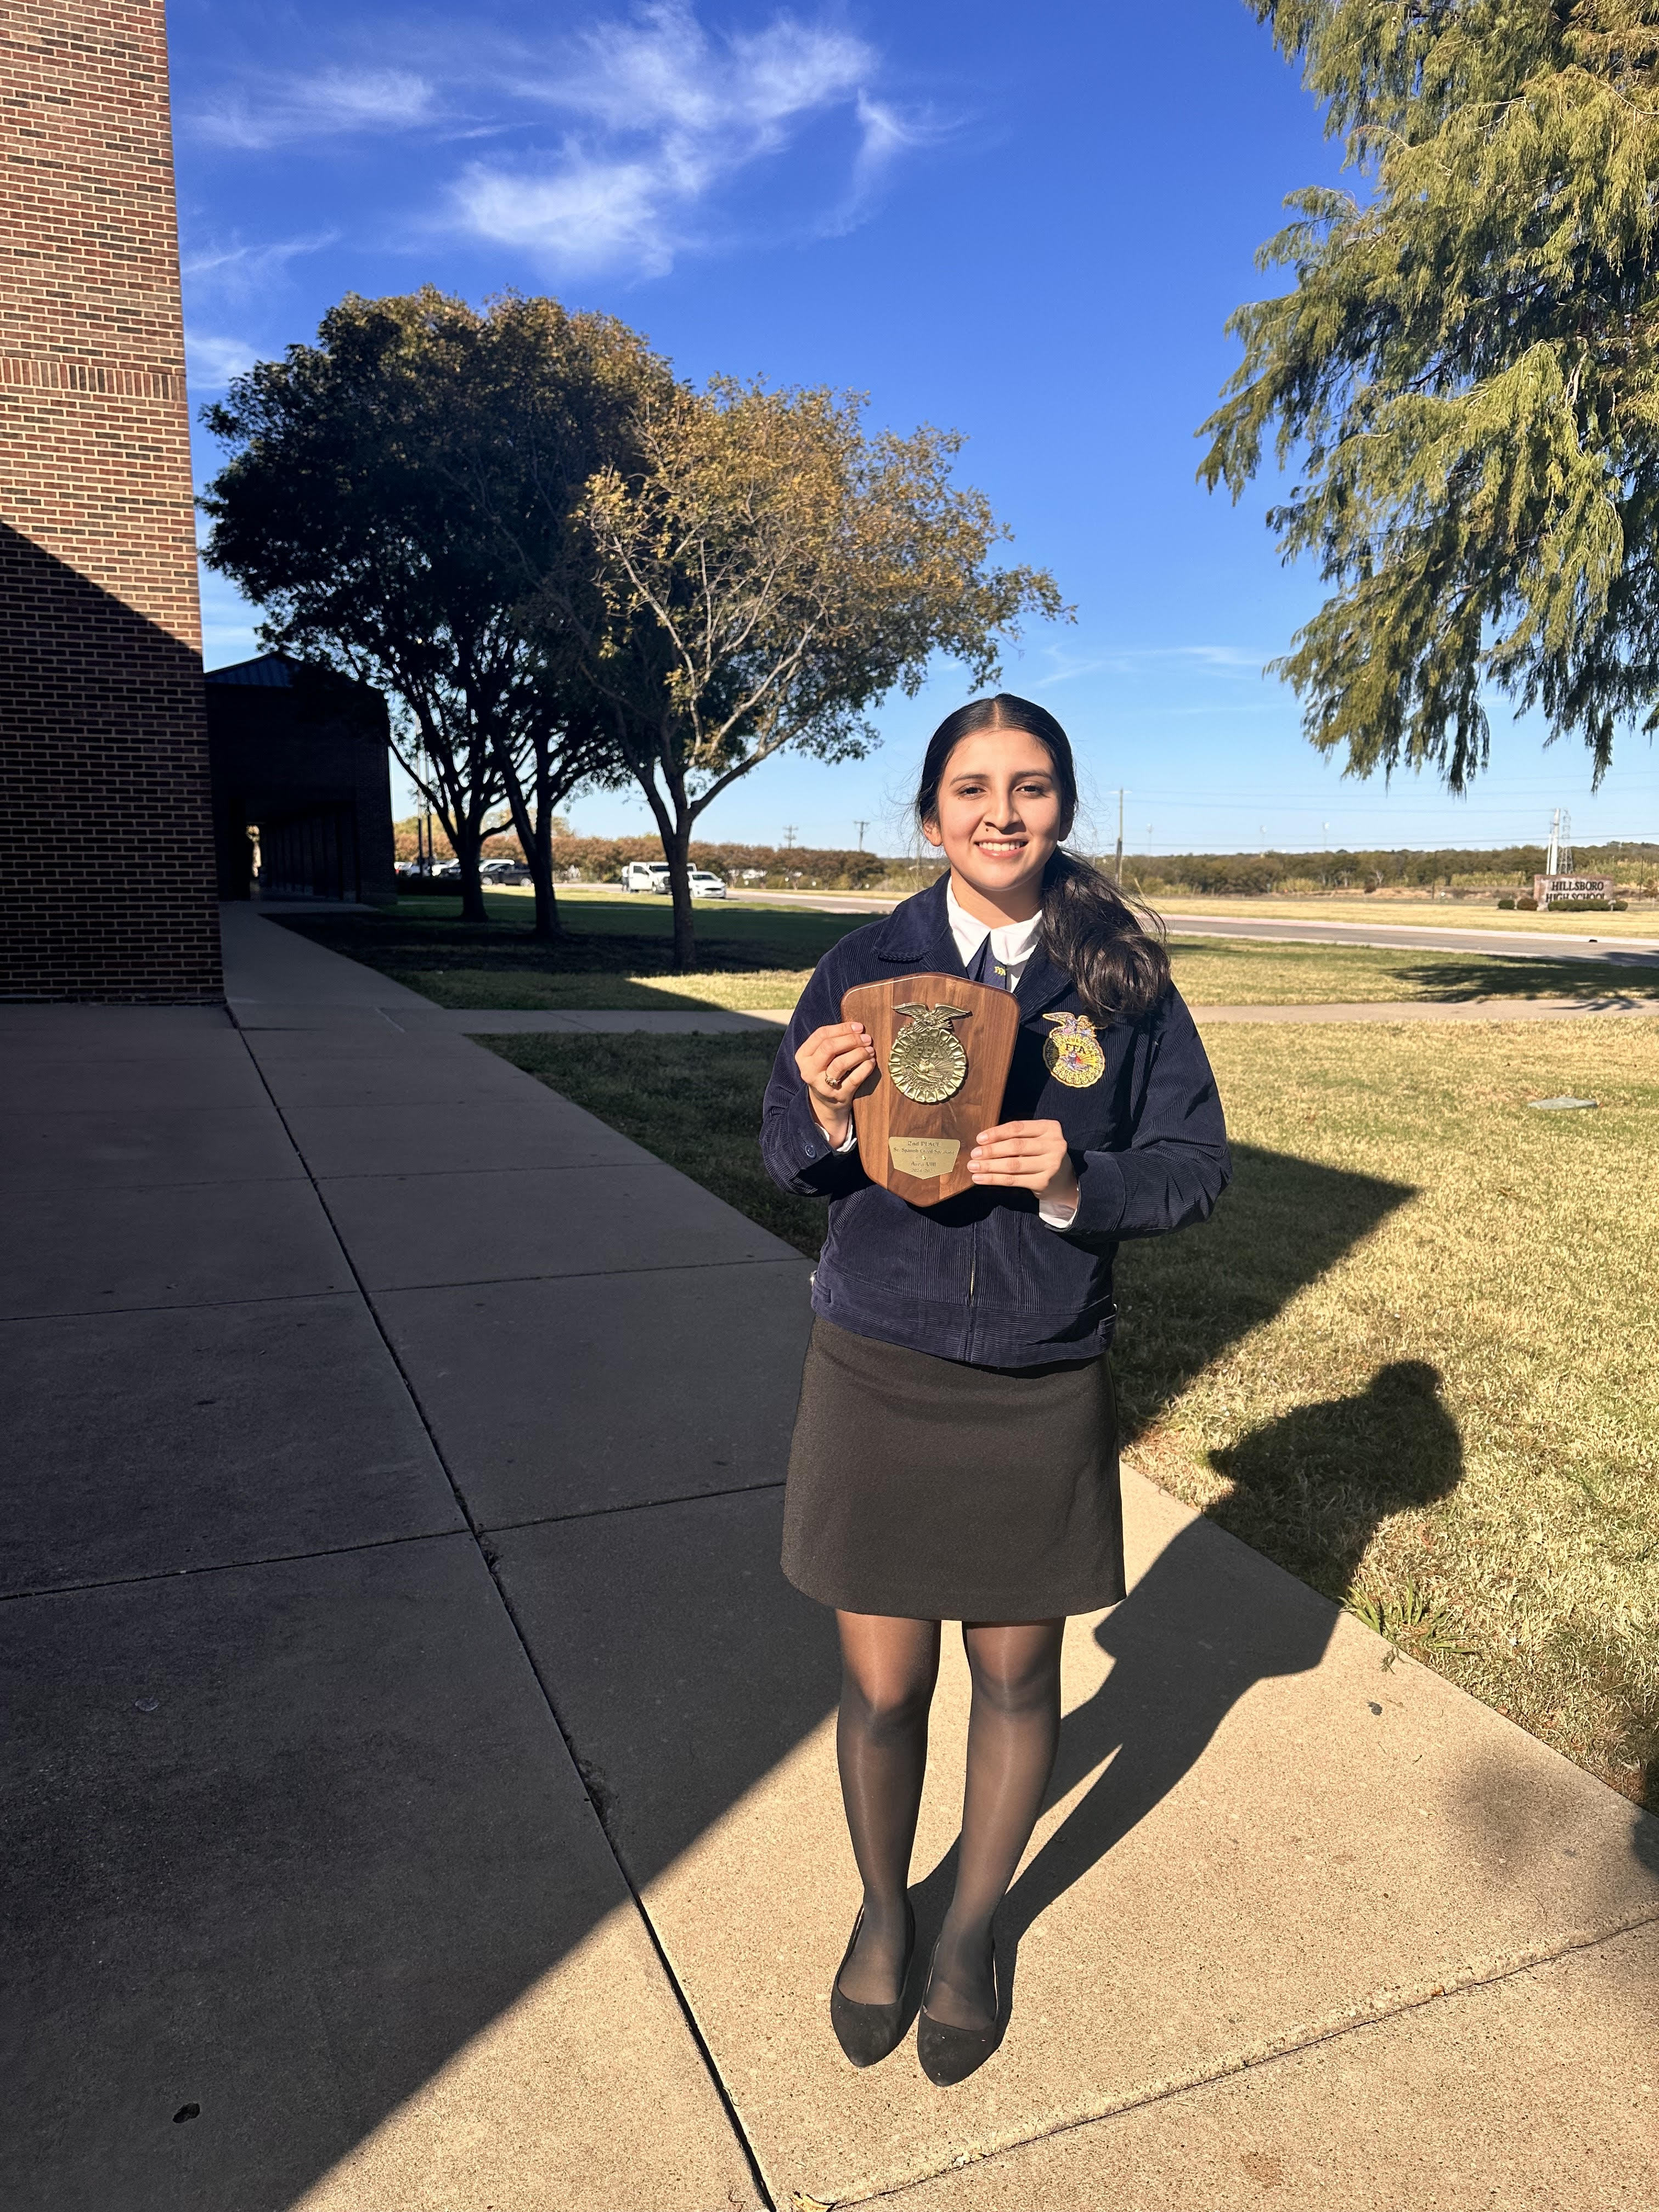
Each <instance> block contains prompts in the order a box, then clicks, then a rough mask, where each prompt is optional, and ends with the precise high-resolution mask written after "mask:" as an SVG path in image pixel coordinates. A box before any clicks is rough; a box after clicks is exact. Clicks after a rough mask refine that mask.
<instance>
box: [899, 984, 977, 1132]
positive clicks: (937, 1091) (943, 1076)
mask: <svg viewBox="0 0 1659 2212" xmlns="http://www.w3.org/2000/svg"><path fill="white" fill-rule="evenodd" d="M973 1011H974V1010H973V1008H972V1007H971V1006H917V1005H916V1004H915V1001H914V1000H907V1001H906V1002H905V1003H904V1004H903V1005H902V1006H895V1007H894V1008H893V1012H895V1013H896V1014H908V1015H909V1017H910V1019H909V1021H908V1023H907V1024H906V1025H905V1026H904V1028H903V1029H902V1030H900V1031H899V1033H898V1035H897V1036H896V1037H895V1038H894V1040H893V1049H892V1050H891V1052H890V1053H889V1054H888V1055H887V1073H889V1075H890V1076H891V1077H892V1079H893V1082H894V1084H895V1085H896V1088H897V1089H899V1090H900V1091H902V1092H903V1093H904V1095H905V1097H907V1098H909V1099H914V1101H915V1103H916V1104H917V1105H918V1106H939V1105H941V1104H943V1103H944V1102H945V1099H947V1098H954V1097H956V1095H957V1091H960V1090H961V1088H962V1086H963V1082H964V1081H965V1080H966V1079H967V1075H968V1055H967V1054H966V1053H965V1052H964V1051H963V1048H962V1041H961V1039H960V1038H959V1037H958V1036H957V1033H956V1031H955V1030H953V1029H952V1028H951V1023H952V1022H965V1021H967V1020H968V1019H969V1017H970V1016H971V1014H972V1012H973Z"/></svg>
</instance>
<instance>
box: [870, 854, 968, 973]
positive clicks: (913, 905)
mask: <svg viewBox="0 0 1659 2212" xmlns="http://www.w3.org/2000/svg"><path fill="white" fill-rule="evenodd" d="M950 880H951V878H950V876H949V875H948V874H945V875H941V876H940V877H939V880H938V881H937V882H936V883H932V884H928V886H927V890H925V891H918V892H917V893H916V895H915V897H914V898H908V899H906V900H905V901H904V902H903V904H902V906H896V907H895V908H893V911H892V912H891V914H890V915H888V917H887V927H886V928H885V929H884V930H883V931H882V933H881V935H880V936H879V937H878V939H877V940H876V957H878V959H881V960H890V961H893V962H894V963H902V964H903V965H905V966H908V967H924V968H932V969H934V970H935V971H936V972H937V973H938V974H939V975H966V974H967V973H968V970H967V969H966V968H965V967H964V966H963V959H962V955H961V953H960V952H959V951H957V940H956V933H955V932H954V931H953V930H952V928H951V919H950V916H949V915H947V914H946V912H945V885H946V884H948V883H949V882H950Z"/></svg>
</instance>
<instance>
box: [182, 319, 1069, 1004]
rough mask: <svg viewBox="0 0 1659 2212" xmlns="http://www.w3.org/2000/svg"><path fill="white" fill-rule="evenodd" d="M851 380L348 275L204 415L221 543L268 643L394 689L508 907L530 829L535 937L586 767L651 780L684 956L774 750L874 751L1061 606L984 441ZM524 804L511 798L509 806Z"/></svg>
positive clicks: (474, 880) (212, 541) (433, 787)
mask: <svg viewBox="0 0 1659 2212" xmlns="http://www.w3.org/2000/svg"><path fill="white" fill-rule="evenodd" d="M862 409H863V403H862V401H861V400H860V398H858V397H857V395H856V394H851V393H846V392H830V391H827V390H823V389H805V390H785V391H773V390H769V389H768V388H767V387H766V386H764V385H763V384H760V383H758V382H757V383H753V384H738V383H735V382H732V380H728V379H715V380H712V381H711V382H710V383H709V384H708V385H707V386H702V387H694V386H691V385H689V384H687V383H685V382H684V381H682V380H679V379H678V378H677V377H675V376H674V374H672V372H671V369H670V368H669V366H668V364H667V362H665V361H664V360H662V359H661V358H660V357H659V356H657V355H655V354H653V352H652V351H651V349H649V347H648V346H647V344H646V342H645V340H644V339H643V338H642V337H640V336H639V334H638V333H637V332H636V331H632V330H630V329H629V328H628V326H627V325H625V324H623V323H620V322H618V321H617V320H616V319H614V318H613V317H611V316H607V315H599V314H586V313H584V314H571V313H567V312H566V310H565V309H564V308H563V307H561V306H560V304H559V303H558V301H556V300H550V299H525V298H521V297H519V296H517V295H510V296H508V297H507V298H504V299H500V300H496V301H491V302H490V303H489V305H488V306H487V307H484V308H483V310H476V309H474V308H472V307H469V306H468V305H467V304H466V303H465V301H460V300H456V299H452V298H450V297H448V296H447V295H444V294H442V293H441V292H439V291H437V290H435V289H432V288H430V287H428V288H426V289H422V290H421V291H419V292H416V293H413V294H410V295H406V296H403V297H396V298H389V299H380V300H366V299H361V298H358V297H356V295H352V296H349V297H348V298H346V299H345V300H343V301H341V302H340V303H339V305H338V306H337V307H333V308H331V310H330V311H329V313H327V314H326V315H325V317H324V318H323V321H322V324H321V325H320V327H319V331H318V336H317V341H316V343H314V344H309V345H302V344H295V345H291V346H289V348H288V349H287V351H286V353H285V354H284V356H283V359H282V360H281V361H276V362H260V363H258V365H257V366H256V367H254V368H252V369H250V370H249V371H248V372H247V374H246V375H244V376H241V377H239V378H237V379H236V380H234V383H233V384H232V385H231V386H230V388H229V391H228V393H227V396H226V398H224V399H223V400H222V402H221V403H219V404H216V405H214V406H210V407H209V408H208V409H206V410H205V411H204V420H205V422H207V424H208V427H209V428H210V429H211V430H212V431H213V432H214V433H215V434H216V435H217V436H218V437H219V438H220V439H221V440H222V441H223V443H224V445H225V446H226V447H227V448H228V459H227V460H226V462H225V465H224V466H223V467H222V469H221V470H220V471H219V473H218V475H217V476H216V477H215V479H214V481H213V482H212V483H211V484H210V486H209V487H208V490H207V493H206V495H205V496H204V499H203V501H202V505H203V507H204V509H205V511H206V513H207V514H208V516H209V517H210V520H211V525H212V528H211V532H210V537H209V540H208V544H207V549H206V559H207V561H208V562H209V565H210V567H212V568H216V569H217V570H219V571H220V572H221V573H222V574H225V575H228V576H230V577H233V578H234V580H236V582H237V583H238V584H239V585H240V586H241V588H242V589H243V590H244V591H245V592H246V593H247V595H248V596H249V597H250V598H251V599H253V600H255V601H256V602H258V605H260V606H261V607H262V609H263V610H264V623H263V624H262V627H261V632H260V635H261V638H262V641H263V642H264V645H265V646H266V647H267V648H268V649H269V650H271V651H280V652H283V653H287V654H289V655H291V656H292V657H294V658H295V659H299V660H301V661H302V662H305V663H307V664H308V665H315V666H322V667H326V668H331V669H334V670H337V671H339V672H341V673H343V674H345V675H349V676H351V677H354V678H357V679H359V680H360V681H363V682H367V683H369V684H374V686H375V688H376V689H377V690H380V691H381V692H382V693H383V694H384V695H385V696H386V699H387V701H388V702H389V704H390V707H391V709H392V728H393V738H394V743H395V744H396V747H397V750H398V760H399V762H400V763H401V765H402V767H403V769H404V773H405V774H406V775H408V776H409V777H410V781H412V782H413V783H414V785H415V787H416V790H417V791H418V792H419V793H420V794H421V796H422V802H423V805H425V806H427V807H428V808H429V809H430V810H431V811H432V812H433V813H434V814H435V817H437V820H438V822H439V823H441V826H442V829H443V833H444V836H445V837H446V839H447V842H448V844H449V846H450V848H451V850H452V852H453V854H454V857H455V859H456V860H457V861H458V862H459V867H460V889H461V898H462V913H463V915H464V917H465V918H466V919H469V920H473V921H483V918H484V907H483V886H482V882H481V879H480V876H479V868H480V865H481V862H482V859H483V848H484V845H485V842H486V840H487V838H488V837H489V836H491V835H492V834H494V833H495V832H497V831H498V830H499V828H500V825H501V821H502V819H503V818H505V819H506V820H507V821H508V822H510V823H511V827H512V829H513V834H514V836H516V838H517V840H518V843H519V846H520V850H521V851H522V853H523V855H524V859H525V861H526V866H528V867H529V869H530V871H531V873H532V878H533V881H534V884H535V893H536V919H535V926H536V929H537V931H538V934H540V935H543V936H546V937H551V936H555V935H556V934H557V933H558V931H559V928H560V920H559V912H558V902H557V896H556V889H555V881H556V875H557V872H558V867H557V863H556V858H555V853H554V846H555V843H556V829H555V825H556V821H557V817H558V813H559V810H560V809H561V808H562V806H563V805H564V804H565V802H566V801H567V800H568V799H570V797H571V796H572V795H573V794H574V793H579V792H582V791H586V790H596V789H605V788H607V787H626V786H629V785H632V786H633V787H635V788H637V790H638V791H639V792H640V793H641V795H642V796H643V798H644V799H645V801H646V803H647V806H648V807H649V808H650V811H651V814H652V817H653V820H654V822H655V823H656V826H657V831H658V839H659V844H658V848H657V849H659V851H660V853H661V854H663V855H665V857H666V859H667V861H668V865H669V871H670V876H671V887H672V893H673V900H674V951H675V959H676V962H677V964H678V966H680V967H681V968H688V967H690V965H691V964H692V963H693V960H694V957H695V945H694V924H693V918H692V908H691V900H690V889H689V885H688V875H689V871H690V866H691V860H692V849H693V848H692V840H693V836H694V832H695V830H696V825H697V823H698V822H699V820H700V818H701V817H702V814H703V813H704V812H705V811H706V810H707V809H708V807H709V806H710V805H712V804H713V803H714V800H715V799H718V798H719V797H720V794H721V793H723V792H726V791H727V790H729V789H730V788H731V787H732V784H733V783H734V782H736V781H738V778H739V777H741V776H744V775H749V774H750V773H751V772H752V771H753V770H754V769H756V768H757V767H759V766H760V764H761V763H763V762H764V761H767V760H769V759H771V758H772V757H773V756H774V755H775V754H777V753H781V752H784V751H787V750H794V751H797V752H805V753H809V754H811V755H813V756H814V757H817V758H818V759H820V760H826V761H845V760H853V759H856V758H858V757H860V756H861V755H863V754H864V753H866V752H867V751H868V750H870V749H871V747H872V745H873V744H874V743H875V742H876V738H875V732H874V729H873V726H872V723H871V720H870V714H871V711H872V708H874V707H875V706H876V705H877V704H878V702H880V701H881V700H882V699H883V698H884V697H885V696H887V695H888V694H889V693H890V692H891V691H893V690H901V691H903V692H905V693H907V694H910V695H914V694H915V692H916V691H917V690H920V688H921V684H922V681H923V678H924V677H925V676H926V675H927V671H928V668H929V666H930V665H931V664H932V662H933V660H934V659H935V657H936V656H943V657H945V658H946V659H951V660H952V661H955V662H957V664H959V665H960V666H961V667H962V668H963V671H965V673H966V676H967V678H968V681H969V683H970V684H973V685H975V686H976V687H977V686H982V685H984V684H988V683H991V682H993V681H994V679H995V678H996V676H997V674H998V666H997V663H998V654H999V650H1000V646H1001V644H1002V642H1003V641H1006V640H1008V639H1010V638H1012V637H1015V636H1017V635H1018V632H1019V627H1020V623H1021V621H1022V619H1023V618H1024V617H1027V616H1030V615H1034V614H1035V615H1040V616H1043V617H1058V616H1062V615H1064V614H1065V613H1066V609H1065V608H1064V607H1063V606H1062V605H1061V603H1060V595H1059V592H1058V590H1057V589H1056V586H1055V585H1054V580H1053V579H1052V578H1051V577H1050V576H1048V574H1046V572H1044V571H1043V570H1041V569H1036V568H1026V567H1018V566H1016V567H1000V566H998V565H996V564H995V563H994V560H993V558H992V556H993V552H994V548H995V547H996V545H997V544H998V543H999V541H1000V540H1001V539H1003V538H1006V536H1007V534H1008V533H1007V532H1006V529H1004V528H1003V527H1002V526H1001V525H1000V524H999V523H998V522H997V520H996V519H995V517H994V514H993V513H992V511H991V507H990V505H989V502H988V501H987V500H986V499H985V497H984V496H983V495H982V494H981V493H979V492H976V491H975V490H973V489H969V488H968V487H965V486H963V485H960V484H958V483H956V482H955V481H954V480H953V477H952V467H953V464H954V461H955V458H956V455H957V451H958V449H959V447H960V444H961V441H960V439H959V438H957V436H956V435H954V434H953V433H951V432H948V431H941V430H935V429H933V428H927V427H924V428H921V429H918V430H915V431H914V432H912V433H910V434H908V435H897V434H895V433H893V432H889V431H878V432H875V433H871V432H869V431H867V430H866V428H865V425H864V422H863V416H862ZM503 811H504V816H503Z"/></svg>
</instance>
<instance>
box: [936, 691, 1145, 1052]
mask: <svg viewBox="0 0 1659 2212" xmlns="http://www.w3.org/2000/svg"><path fill="white" fill-rule="evenodd" d="M976 730H1022V731H1024V733H1025V735H1026V736H1027V737H1030V738H1036V741H1037V743H1038V744H1040V745H1041V746H1042V748H1043V750H1044V751H1045V752H1046V753H1047V754H1048V759H1049V762H1050V763H1051V764H1052V766H1053V769H1054V781H1055V783H1056V784H1057V785H1058V787H1059V790H1060V836H1062V837H1068V836H1070V835H1071V831H1072V823H1073V821H1074V820H1075V819H1076V817H1077V770H1076V769H1075V767H1074V766H1073V761H1072V741H1071V739H1070V738H1068V737H1067V736H1066V732H1065V731H1064V730H1062V729H1061V728H1060V724H1059V723H1058V722H1057V721H1056V720H1054V716H1053V715H1052V714H1050V713H1049V712H1048V708H1046V707H1039V706H1037V705H1036V704H1035V702H1033V701H1031V700H1030V699H1017V698H1016V697H1015V696H1014V695H1013V694H1012V692H1010V691H999V692H998V693H997V695H996V696H995V697H994V698H993V699H970V700H969V702H968V704H967V705H966V706H965V707H958V708H957V710H956V712H955V714H947V715H946V716H945V720H943V721H942V722H941V723H940V724H939V727H938V729H936V730H935V731H934V732H933V736H932V737H931V738H929V739H928V743H927V756H926V757H925V758H924V760H923V761H922V763H921V783H920V784H919V785H918V786H917V788H916V819H917V821H918V822H920V823H922V824H923V825H924V826H925V825H926V824H927V823H930V822H934V821H936V820H937V819H938V816H939V785H940V784H941V783H942V782H943V781H944V780H945V769H946V767H947V766H948V765H949V763H950V759H951V754H952V753H953V752H954V751H955V750H956V749H957V746H958V745H959V744H961V743H962V740H963V738H968V737H971V736H972V735H973V734H974V732H975V731H976ZM1042 949H1043V951H1045V952H1046V953H1047V954H1048V957H1049V959H1050V960H1052V961H1053V962H1054V965H1055V966H1056V967H1057V968H1061V969H1065V971H1066V974H1067V975H1070V977H1071V978H1072V980H1073V982H1074V983H1075V984H1076V985H1077V989H1078V995H1079V998H1080V999H1081V1000H1082V1001H1083V1003H1084V1005H1085V1006H1086V1007H1087V1008H1088V1010H1089V1012H1091V1014H1092V1015H1094V1016H1095V1018H1097V1020H1099V1021H1105V1022H1113V1021H1122V1022H1133V1021H1136V1020H1138V1019H1139V1017H1140V1016H1141V1015H1142V1014H1144V1013H1146V1012H1147V1011H1148V1010H1149V1009H1150V1008H1151V1007H1152V1006H1156V1005H1157V1004H1158V1000H1160V999H1161V998H1162V997H1163V996H1164V993H1165V992H1166V991H1167V990H1168V989H1169V987H1170V956H1169V954H1168V953H1167V952H1166V951H1164V925H1163V923H1162V922H1161V921H1159V920H1158V916H1157V915H1155V914H1153V913H1152V910H1151V908H1148V907H1145V906H1142V905H1141V904H1140V902H1139V901H1138V900H1137V901H1135V902H1133V903H1132V902H1130V901H1129V900H1127V899H1126V898H1125V897H1124V896H1122V894H1121V892H1120V891H1118V890H1115V888H1114V886H1113V885H1112V884H1109V883H1108V882H1107V880H1106V878H1105V877H1104V876H1103V875H1102V874H1101V872H1100V871H1099V869H1098V868H1093V867H1091V866H1090V865H1089V864H1088V862H1087V861H1086V860H1074V859H1073V857H1072V855H1071V854H1069V853H1062V852H1059V851H1056V852H1054V854H1052V855H1051V856H1050V858H1049V861H1048V866H1047V868H1046V869H1045V870H1044V871H1043V877H1042Z"/></svg>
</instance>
